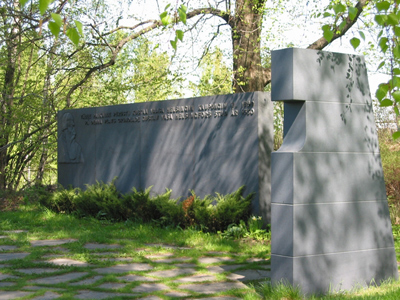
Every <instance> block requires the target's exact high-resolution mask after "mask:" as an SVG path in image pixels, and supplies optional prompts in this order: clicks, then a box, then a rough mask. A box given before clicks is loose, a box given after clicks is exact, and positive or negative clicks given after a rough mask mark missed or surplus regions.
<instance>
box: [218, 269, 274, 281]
mask: <svg viewBox="0 0 400 300" xmlns="http://www.w3.org/2000/svg"><path fill="white" fill-rule="evenodd" d="M269 277H271V272H270V271H263V270H240V271H235V272H234V273H231V274H229V275H228V276H226V278H228V279H231V280H239V281H249V280H260V279H265V278H269Z"/></svg>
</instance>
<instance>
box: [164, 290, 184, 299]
mask: <svg viewBox="0 0 400 300" xmlns="http://www.w3.org/2000/svg"><path fill="white" fill-rule="evenodd" d="M164 295H165V296H168V297H176V298H179V297H187V296H190V294H189V293H185V292H177V291H171V292H168V293H165V294H164Z"/></svg>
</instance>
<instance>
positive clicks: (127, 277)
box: [117, 274, 156, 282]
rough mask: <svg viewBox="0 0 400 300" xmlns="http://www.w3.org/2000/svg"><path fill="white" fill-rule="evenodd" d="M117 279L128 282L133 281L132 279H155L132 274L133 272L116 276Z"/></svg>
mask: <svg viewBox="0 0 400 300" xmlns="http://www.w3.org/2000/svg"><path fill="white" fill-rule="evenodd" d="M117 279H118V280H122V281H129V282H133V281H156V280H155V279H154V278H148V277H144V276H139V275H134V274H128V275H125V276H121V277H117Z"/></svg>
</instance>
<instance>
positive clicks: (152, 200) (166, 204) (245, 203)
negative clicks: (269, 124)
mask: <svg viewBox="0 0 400 300" xmlns="http://www.w3.org/2000/svg"><path fill="white" fill-rule="evenodd" d="M150 192H151V187H150V188H147V189H146V190H144V191H138V190H136V189H132V191H131V192H130V193H127V194H121V193H119V192H118V190H117V188H116V187H115V185H114V181H112V182H110V183H108V184H105V183H103V182H97V183H96V184H93V185H88V186H87V188H86V190H81V189H77V188H75V189H74V188H67V189H65V188H60V189H58V190H57V191H55V192H54V193H51V194H50V195H48V196H47V197H43V198H42V199H41V204H42V205H43V206H45V207H47V208H49V209H51V210H52V211H55V212H58V213H73V214H75V215H77V216H81V217H85V216H90V217H94V218H96V219H99V220H108V221H126V220H132V221H134V222H154V223H156V224H158V225H159V226H164V227H165V226H174V227H181V228H188V227H194V228H197V229H200V230H203V231H206V232H217V231H222V230H225V229H227V227H228V226H229V225H230V224H235V223H238V222H240V221H241V220H242V221H243V220H247V219H248V217H249V214H250V205H251V201H252V198H253V196H254V194H252V193H251V194H249V195H247V196H246V197H244V196H243V193H244V186H243V187H240V188H239V189H238V190H237V191H236V192H234V193H232V194H227V195H220V194H218V193H217V194H216V195H215V196H213V197H212V196H206V197H205V198H204V199H200V198H198V197H197V196H196V194H195V193H194V192H192V196H190V197H189V198H187V199H186V200H184V201H182V202H180V201H179V199H171V190H167V191H166V192H165V193H163V194H160V195H156V196H151V195H150Z"/></svg>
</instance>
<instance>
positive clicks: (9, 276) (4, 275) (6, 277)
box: [0, 273, 18, 281]
mask: <svg viewBox="0 0 400 300" xmlns="http://www.w3.org/2000/svg"><path fill="white" fill-rule="evenodd" d="M9 278H13V279H14V278H18V276H13V275H8V274H2V273H0V281H1V280H4V279H9Z"/></svg>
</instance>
